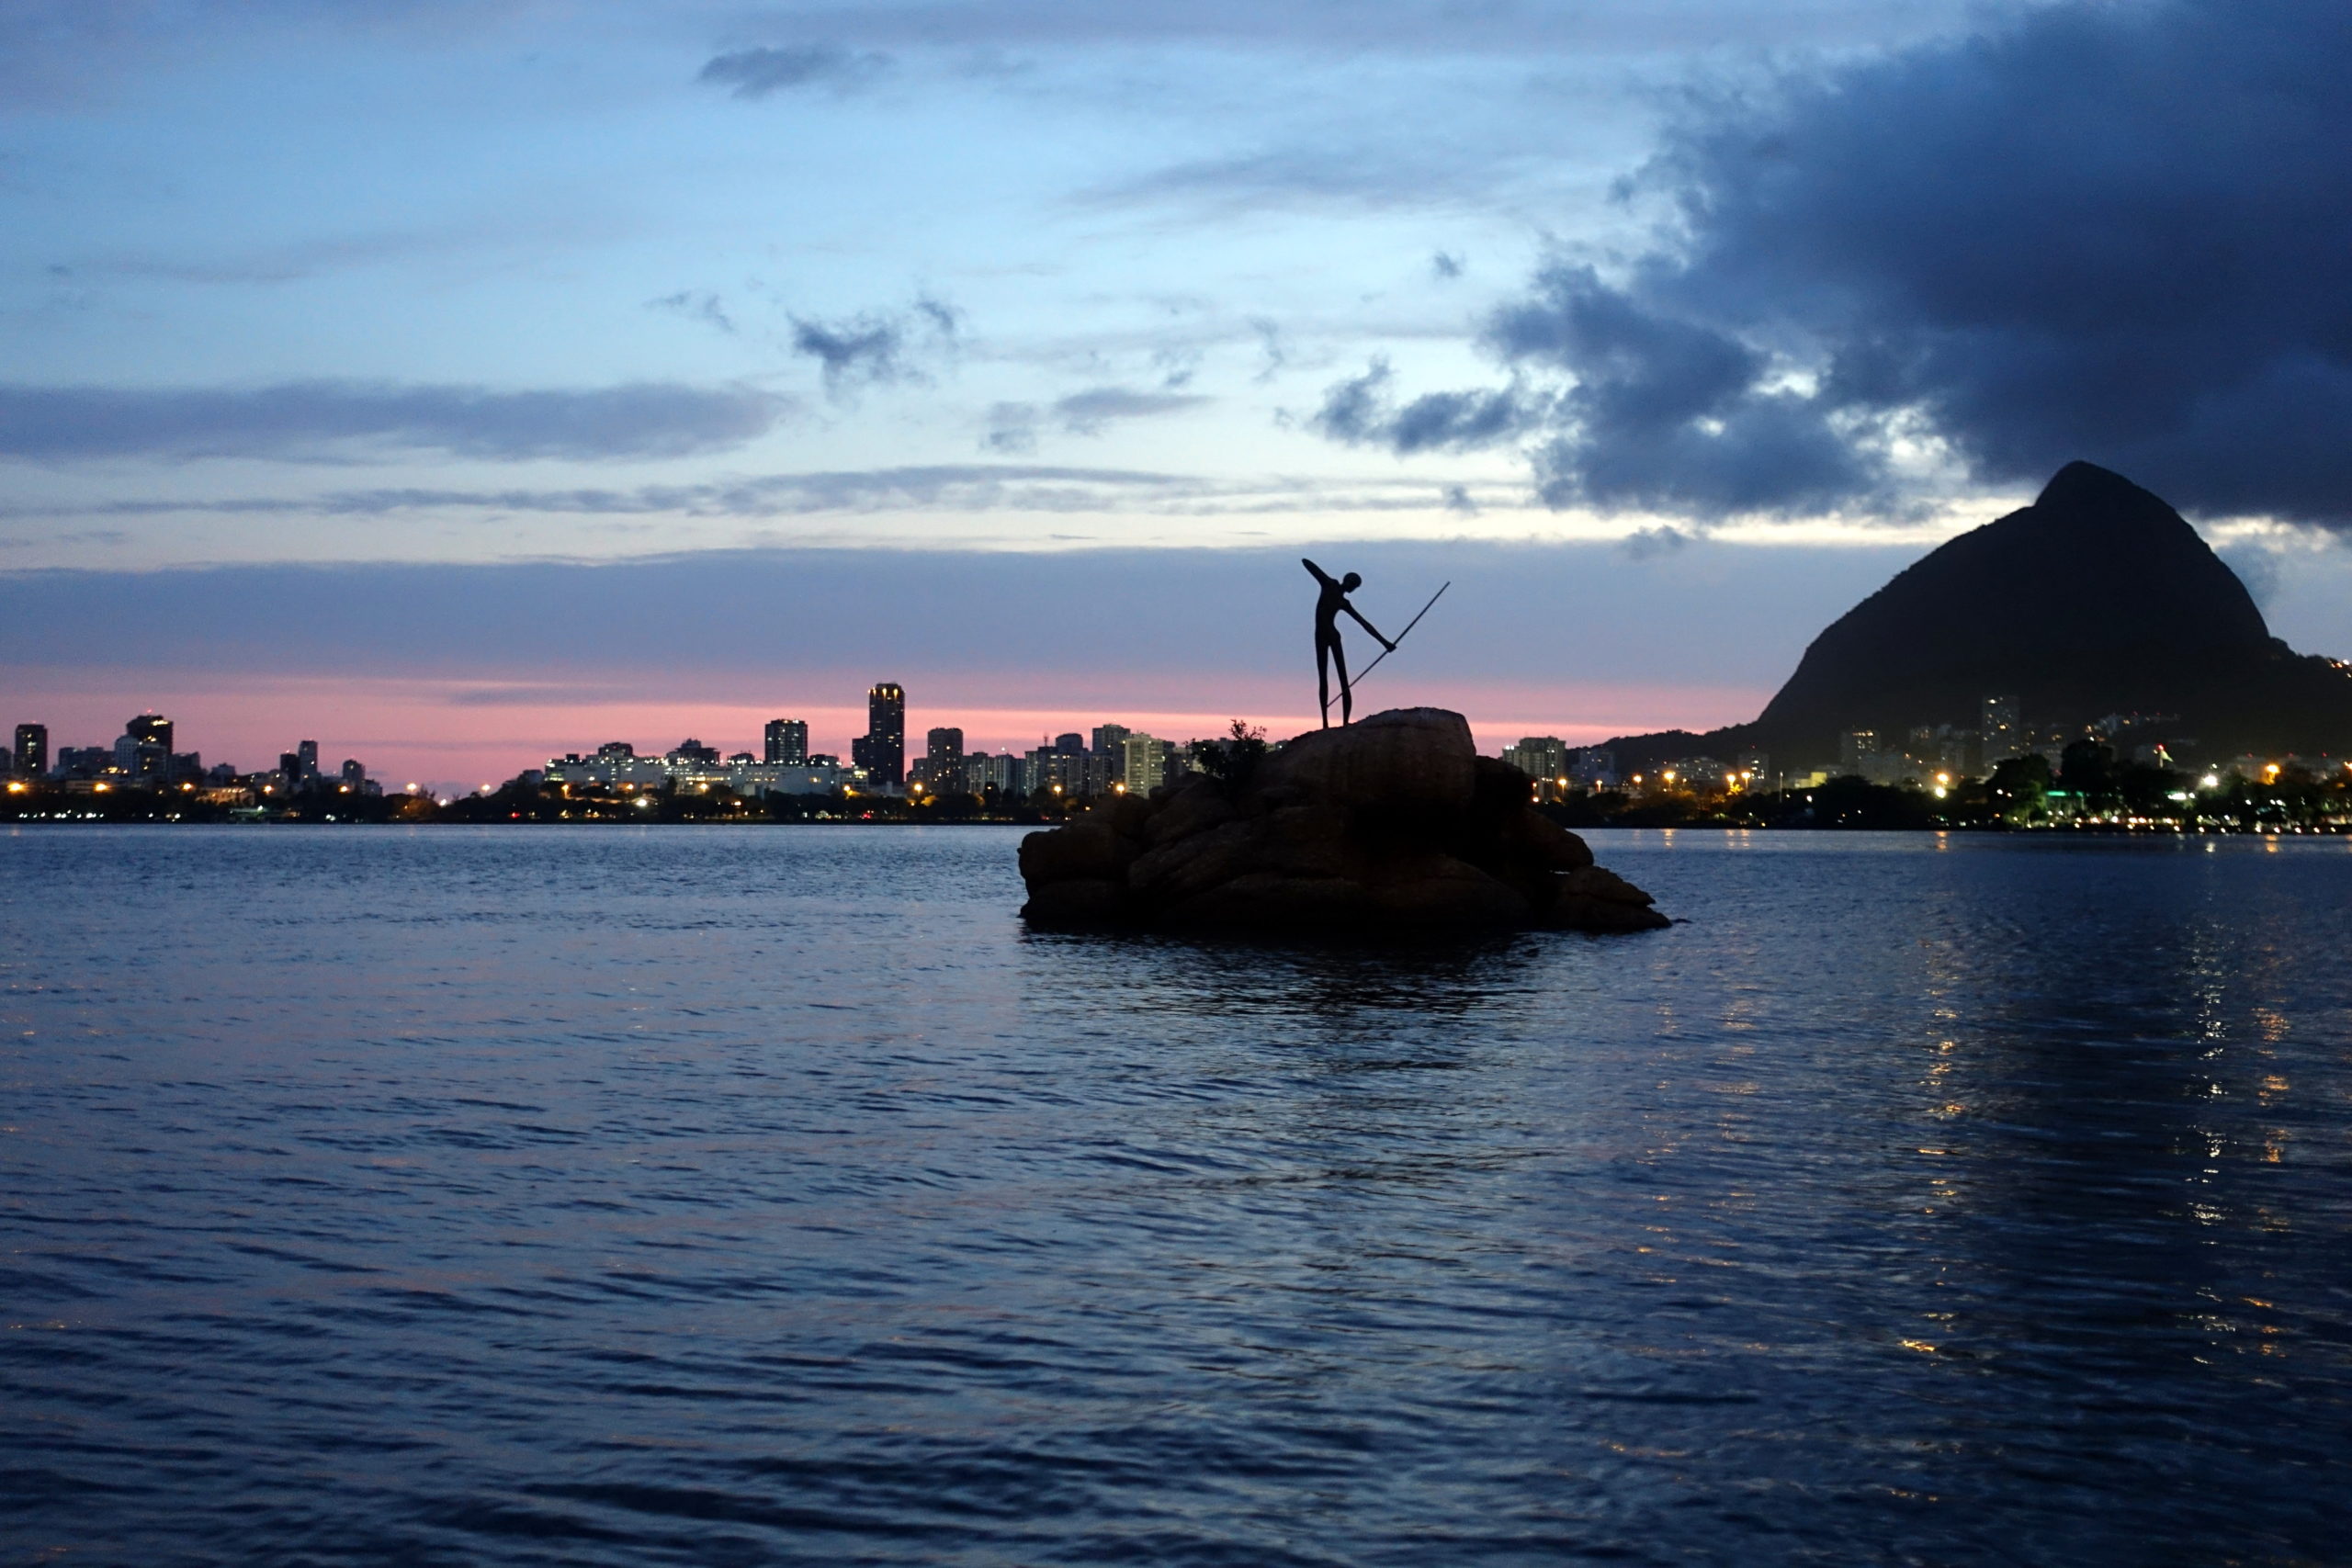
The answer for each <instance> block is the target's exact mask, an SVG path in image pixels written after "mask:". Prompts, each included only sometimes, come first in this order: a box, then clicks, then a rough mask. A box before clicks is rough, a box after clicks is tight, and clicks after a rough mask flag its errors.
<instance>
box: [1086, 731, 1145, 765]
mask: <svg viewBox="0 0 2352 1568" xmlns="http://www.w3.org/2000/svg"><path fill="white" fill-rule="evenodd" d="M1134 733H1135V731H1134V730H1132V729H1129V728H1127V727H1126V726H1125V725H1124V724H1103V725H1097V726H1096V727H1095V728H1094V735H1093V738H1092V739H1093V741H1094V744H1093V745H1092V746H1090V747H1089V748H1087V750H1091V751H1092V752H1093V753H1094V754H1095V755H1096V756H1098V757H1110V758H1114V759H1115V761H1114V762H1113V764H1112V765H1113V766H1114V767H1125V765H1126V763H1125V758H1126V751H1125V746H1126V743H1127V737H1128V736H1130V735H1133V734H1134Z"/></svg>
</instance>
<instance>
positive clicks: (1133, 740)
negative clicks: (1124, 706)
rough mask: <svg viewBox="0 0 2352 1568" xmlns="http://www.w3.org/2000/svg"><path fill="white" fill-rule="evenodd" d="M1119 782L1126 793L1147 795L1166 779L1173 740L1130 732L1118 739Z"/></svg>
mask: <svg viewBox="0 0 2352 1568" xmlns="http://www.w3.org/2000/svg"><path fill="white" fill-rule="evenodd" d="M1119 750H1120V751H1121V752H1122V753H1123V755H1122V756H1121V759H1120V762H1121V766H1120V774H1121V779H1120V782H1121V783H1123V784H1125V785H1126V787H1127V793H1128V794H1129V795H1149V794H1150V793H1151V792H1152V791H1153V790H1156V789H1158V788H1159V786H1160V785H1161V784H1166V783H1167V782H1168V758H1169V753H1170V752H1171V751H1173V750H1175V747H1174V745H1173V744H1172V743H1170V742H1169V741H1166V740H1159V739H1153V738H1152V737H1151V736H1148V735H1135V734H1130V735H1128V736H1127V737H1126V738H1125V739H1123V740H1121V741H1120V742H1119Z"/></svg>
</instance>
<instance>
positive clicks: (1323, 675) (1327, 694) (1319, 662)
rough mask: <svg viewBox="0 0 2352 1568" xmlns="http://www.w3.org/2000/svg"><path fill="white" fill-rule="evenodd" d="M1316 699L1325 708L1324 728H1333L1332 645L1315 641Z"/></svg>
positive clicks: (1318, 640) (1319, 640)
mask: <svg viewBox="0 0 2352 1568" xmlns="http://www.w3.org/2000/svg"><path fill="white" fill-rule="evenodd" d="M1315 697H1316V700H1317V702H1318V703H1320V704H1321V705H1322V707H1323V728H1326V729H1329V728H1331V645H1330V644H1329V643H1328V642H1325V641H1324V640H1323V639H1322V638H1321V637H1317V638H1316V639H1315Z"/></svg>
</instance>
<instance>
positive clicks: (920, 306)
mask: <svg viewBox="0 0 2352 1568" xmlns="http://www.w3.org/2000/svg"><path fill="white" fill-rule="evenodd" d="M791 321H792V333H791V336H790V339H789V342H790V344H791V346H792V352H793V353H795V354H797V355H803V356H804V357H807V358H809V359H814V360H815V361H817V363H818V365H819V367H820V369H821V372H822V374H823V377H824V381H825V390H826V392H827V393H828V394H829V395H831V396H832V397H834V398H842V397H847V396H849V395H850V394H852V393H854V392H855V391H856V390H857V389H859V388H861V387H882V386H889V385H891V384H893V383H896V382H903V381H912V382H922V381H925V380H927V379H929V375H928V372H927V371H926V370H925V368H924V364H925V361H927V360H931V359H934V358H936V357H938V356H941V355H948V354H952V353H954V351H955V349H956V344H957V340H958V338H959V336H960V334H961V333H962V330H963V321H964V318H963V312H961V311H960V310H956V308H955V307H954V306H953V305H949V304H947V303H945V302H944V301H943V300H940V299H933V298H932V297H931V296H929V295H919V296H917V297H916V299H915V301H914V303H913V304H911V305H910V306H909V307H908V308H907V309H905V310H869V311H865V312H863V313H861V314H859V315H855V316H848V317H841V318H836V319H835V320H832V321H820V320H817V319H815V318H813V317H808V316H794V317H792V318H791Z"/></svg>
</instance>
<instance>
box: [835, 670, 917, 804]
mask: <svg viewBox="0 0 2352 1568" xmlns="http://www.w3.org/2000/svg"><path fill="white" fill-rule="evenodd" d="M849 750H850V757H851V760H852V761H855V762H856V763H857V765H858V766H859V767H861V768H864V769H865V776H866V777H867V778H868V779H869V780H871V781H873V782H874V783H876V784H888V785H889V786H890V787H891V788H893V789H896V788H898V787H899V785H901V784H905V783H906V782H907V692H906V688H905V687H903V686H901V685H899V683H898V682H896V681H883V682H877V683H876V684H875V685H873V686H870V687H868V688H867V689H866V693H865V734H864V735H862V736H860V737H858V739H855V740H853V741H851V742H850V745H849Z"/></svg>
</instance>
